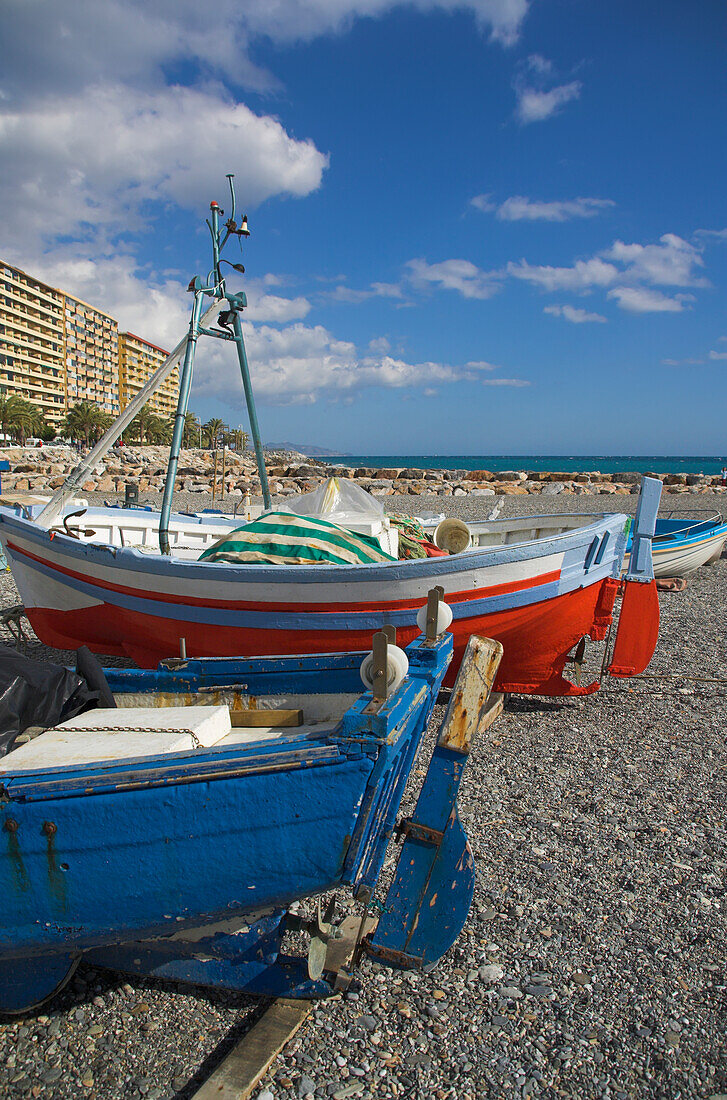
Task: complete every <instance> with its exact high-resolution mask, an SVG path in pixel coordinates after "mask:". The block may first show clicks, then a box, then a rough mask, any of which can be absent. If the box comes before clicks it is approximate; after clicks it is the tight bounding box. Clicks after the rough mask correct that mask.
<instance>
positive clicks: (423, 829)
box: [396, 817, 444, 848]
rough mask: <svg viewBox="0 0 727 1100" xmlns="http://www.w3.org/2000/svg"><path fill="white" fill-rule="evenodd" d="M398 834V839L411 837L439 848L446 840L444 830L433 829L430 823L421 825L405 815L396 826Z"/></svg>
mask: <svg viewBox="0 0 727 1100" xmlns="http://www.w3.org/2000/svg"><path fill="white" fill-rule="evenodd" d="M396 836H397V839H398V840H403V839H404V838H405V837H411V839H412V840H421V841H422V842H423V843H424V844H433V845H434V846H435V848H438V847H439V846H440V844H441V843H442V841H443V840H444V831H443V830H441V829H432V828H430V827H429V825H420V824H419V823H418V822H416V821H412V819H411V818H410V817H405V818H404V819H403V820H402V821H400V822H399V824H398V825H397V826H396Z"/></svg>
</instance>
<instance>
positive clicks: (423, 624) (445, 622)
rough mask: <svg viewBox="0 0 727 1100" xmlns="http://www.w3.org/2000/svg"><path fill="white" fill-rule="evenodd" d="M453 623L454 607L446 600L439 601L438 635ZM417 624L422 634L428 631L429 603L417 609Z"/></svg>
mask: <svg viewBox="0 0 727 1100" xmlns="http://www.w3.org/2000/svg"><path fill="white" fill-rule="evenodd" d="M451 625H452V608H451V607H450V606H449V604H448V603H445V602H444V600H440V601H439V607H438V610H437V631H436V633H437V635H440V634H443V633H444V631H445V630H448V629H449V627H450V626H451ZM417 626H418V627H419V629H420V630H421V632H422V634H426V632H427V605H426V604H424V607H420V608H419V610H418V611H417Z"/></svg>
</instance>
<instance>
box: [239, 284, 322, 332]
mask: <svg viewBox="0 0 727 1100" xmlns="http://www.w3.org/2000/svg"><path fill="white" fill-rule="evenodd" d="M245 293H246V294H247V305H248V308H247V312H246V313H245V316H246V317H249V319H250V320H251V321H257V322H260V321H273V322H279V323H285V322H288V321H296V320H298V319H299V318H302V317H307V316H308V314H309V313H310V310H311V304H310V302H309V301H308V299H307V298H303V297H298V298H282V297H280V295H278V294H265V293H261V292H260V291H259V290H258V289H257V288H256V286H255V283H254V281H248V282H247V283H245Z"/></svg>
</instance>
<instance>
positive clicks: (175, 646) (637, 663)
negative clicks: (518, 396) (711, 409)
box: [0, 195, 661, 695]
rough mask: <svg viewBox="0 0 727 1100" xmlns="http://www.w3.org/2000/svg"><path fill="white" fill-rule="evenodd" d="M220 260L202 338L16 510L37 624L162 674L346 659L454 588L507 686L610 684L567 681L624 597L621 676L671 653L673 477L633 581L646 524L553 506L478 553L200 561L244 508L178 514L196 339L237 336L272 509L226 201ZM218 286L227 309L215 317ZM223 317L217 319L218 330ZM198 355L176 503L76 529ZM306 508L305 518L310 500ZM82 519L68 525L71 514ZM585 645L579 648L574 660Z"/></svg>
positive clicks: (471, 630) (86, 521)
mask: <svg viewBox="0 0 727 1100" xmlns="http://www.w3.org/2000/svg"><path fill="white" fill-rule="evenodd" d="M211 210H212V217H211V224H210V230H211V233H212V240H213V252H214V264H213V269H212V271H211V272H210V275H209V276H208V279H207V282H206V284H203V283H202V282H201V280H200V279H198V278H197V279H194V280H192V283H190V290H191V291H192V292H193V294H194V301H193V307H192V318H191V322H190V328H189V333H188V335H187V336H185V338H184V339H183V340H182V341H181V342H180V344H179V345H178V346H177V348H176V349H175V351H174V352H173V353H172V354H171V356H170V357H169V359H168V360H167V361H166V363H165V364H163V365H162V366H161V367H160V368H159V370H158V371H157V373H156V375H154V376H153V377H152V379H150V381H149V382H148V383H147V385H146V386H145V387H144V389H143V390H142V391H141V393H140V394H139V395H138V397H137V398H136V399H135V400H134V401H132V402H131V403H130V404H129V406H128V407H127V409H126V410H125V411H124V412H123V413H122V415H121V416H120V417H119V420H118V421H117V422H116V424H115V425H114V427H113V428H112V429H110V431H109V432H108V433H107V435H106V436H105V437H104V439H103V440H102V441H101V442H100V443H99V444H98V445H97V446H96V447H95V448H94V449H93V451H92V452H91V454H90V455H89V456H88V458H87V459H86V460H85V461H84V462H82V463H81V464H80V466H79V467H78V468H77V469H76V470H75V471H74V472H73V474H71V475H70V476H69V478H68V479H67V481H66V483H65V485H64V486H63V488H62V489H60V490H58V492H57V493H56V495H55V496H54V497H53V499H52V500H51V501H50V503H49V504H47V505H46V506H45V507H44V508H43V509H42V511H40V512H39V513H38V514H33V513H26V514H21V509H19V508H16V509H9V508H6V509H0V542H2V545H3V548H4V550H5V554H6V556H7V560H8V562H9V564H10V568H11V570H12V572H13V576H14V578H15V581H16V584H17V586H18V589H19V592H20V596H21V598H22V600H23V602H24V605H25V608H26V611H27V614H28V618H29V619H30V622H31V624H32V626H33V628H34V630H35V632H36V634H37V635H38V637H39V638H40V639H41V640H42V641H44V642H45V643H47V644H49V645H53V646H57V647H60V648H64V649H69V648H76V647H77V646H79V645H82V644H85V645H88V646H89V647H90V648H91V649H92V650H94V651H95V652H97V653H102V654H118V655H126V656H128V657H131V658H132V659H133V660H134V661H136V662H137V664H139V665H141V666H144V667H154V666H156V665H157V663H158V662H159V661H160V660H162V659H164V658H167V657H170V656H173V655H176V654H178V653H180V650H181V651H183V652H185V653H186V654H188V655H189V656H190V657H207V656H247V655H260V654H270V655H282V654H297V653H301V654H303V653H307V654H310V653H331V652H345V651H354V650H360V649H365V648H366V647H367V646H368V642H369V639H370V637H371V633H372V631H374V630H377V629H379V628H381V627H382V626H384V625H387V624H388V625H391V626H393V627H395V628H396V629H397V631H398V640H399V644H401V645H406V644H408V643H409V642H410V641H411V640H412V639H413V638H414V637H415V636H416V635H417V633H418V632H419V628H418V627H417V614H418V612H420V610H421V608H423V607H424V606H425V605H426V601H427V593H428V592H429V590H430V589H431V588H432V587H433V586H435V585H438V586H441V588H442V590H443V595H444V598H445V599H446V601H447V603H448V604H449V605H450V607H451V609H452V614H453V621H452V624H451V630H452V633H453V635H454V649H455V656H454V661H453V667H452V670H451V673H450V675H451V676H452V677H453V676H454V672H455V671H456V668H457V667H458V665H459V662H460V660H461V656H462V654H463V653H464V649H465V647H466V644H467V640H468V638H469V636H470V635H471V634H483V635H486V636H488V637H491V638H495V639H497V640H498V641H500V642H502V645H503V647H504V656H503V658H502V662H501V664H500V671H499V674H498V680H497V684H496V687H497V689H498V690H500V691H513V692H523V693H537V694H545V695H582V694H586V693H588V692H591V691H594V690H596V689H597V687H598V681H597V680H595V681H594V682H592V683H588V684H580V683H573V682H571V681H570V680H569V679H567V678H566V677H565V676H564V671H565V667H566V664H567V662H568V661H569V660H573V659H574V658H575V659H576V660H578V659H579V652H580V651H581V650H582V646H581V645H580V643H581V642H582V640H583V639H585V638H587V637H589V638H591V639H594V640H601V641H602V640H604V639H605V638H606V637H607V635H608V633H609V630H610V627H611V623H612V619H613V612H614V605H615V600H616V596H617V594H618V593H619V591H621V592H622V593H623V597H624V598H623V602H622V604H621V613H620V617H619V626H618V632H617V636H616V640H615V644H614V646H613V652H612V655H611V658H610V660H607V661H604V665H603V668H604V671H606V672H608V673H610V674H611V675H616V676H628V675H634V674H637V673H639V672H641V671H642V670H643V669H644V668H645V667H646V665H647V664H648V662H649V660H650V658H651V655H652V653H653V651H654V647H655V645H656V640H657V636H658V623H659V606H658V597H657V594H656V591H655V585H654V581H653V573H652V567H651V541H650V540H651V536H652V535H653V531H654V522H655V517H656V511H657V509H658V503H659V496H660V492H661V483H660V482H658V481H654V480H652V479H645V481H644V485H643V487H642V494H641V499H640V502H639V508H638V511H637V517H636V523H635V526H634V535H633V549H632V552H631V564H630V567H629V572H628V574H627V575H626V577H625V578H624V579H622V578H621V567H622V562H623V557H624V553H625V550H626V543H627V534H628V528H629V525H630V522H631V521H630V519H629V517H627V516H626V515H623V514H620V513H615V514H603V515H597V516H593V515H583V516H572V515H570V516H567V515H555V516H553V515H551V516H538V517H529V518H527V519H519V520H508V519H503V520H495V521H491V522H489V523H483V524H474V525H472V527H471V529H470V540H469V541H470V545H469V546H468V547H467V548H466V549H464V550H463V551H462V552H461V553H453V554H450V555H447V556H444V557H435V558H427V559H424V560H409V561H397V560H384V561H380V562H375V563H372V564H335V565H328V564H321V563H316V564H304V565H290V564H281V565H278V564H269V565H260V564H250V563H243V564H236V563H231V562H229V561H208V560H204V561H199V560H197V559H198V557H199V554H200V553H201V552H203V551H205V550H206V549H208V548H209V546H210V544H211V542H214V541H215V540H216V539H217V538H218V537H219V536H220V535H224V534H225V532H226V531H229V530H230V529H231V527H232V526H235V521H234V520H232V519H230V518H229V517H227V518H225V517H219V518H217V519H214V518H213V517H205V516H204V515H202V516H183V515H174V514H173V513H172V512H171V501H172V492H173V488H174V481H175V476H176V470H177V463H178V458H179V451H180V448H181V438H182V427H183V424H184V416H185V413H186V410H187V400H188V395H189V388H190V384H191V372H192V366H193V359H194V349H195V346H196V343H197V339H198V337H199V336H201V335H208V336H215V337H217V338H221V339H227V340H231V341H233V342H234V343H235V344H236V348H237V352H238V358H239V363H240V368H241V372H242V379H243V384H244V388H245V396H246V400H247V406H248V413H249V418H250V428H251V432H252V436H253V439H254V442H255V450H256V454H257V459H258V471H259V475H260V482H261V487H262V493H263V499H264V505H265V507H266V508H268V509H269V508H270V494H269V491H268V485H267V478H266V475H265V467H264V462H263V455H262V446H261V443H260V436H259V431H258V426H257V417H256V414H255V408H254V403H253V400H252V389H251V385H250V377H249V371H248V366H247V358H246V355H245V348H244V342H243V334H242V324H241V320H240V314H241V311H242V309H243V308H244V306H245V305H246V302H245V297H244V295H243V294H240V293H238V294H233V293H230V292H228V291H227V290H226V288H225V283H224V280H223V279H222V276H221V274H220V258H219V253H220V251H221V248H222V247H223V245H224V243H225V241H226V240H227V238H228V237H229V236H230V235H231V234H236V235H238V236H239V235H240V234H242V235H246V234H247V222H246V220H244V221H243V223H242V226H241V227H240V228H238V226H237V224H236V223H235V221H234V195H233V213H232V217H231V218H230V219H228V221H227V222H226V223H225V228H226V230H227V232H226V235H225V236H224V237H223V236H222V230H221V229H220V228H219V218H220V215H221V213H222V212H221V211H220V208H219V206H218V205H217V204H216V203H213V204H212V207H211ZM205 296H207V297H209V298H212V300H213V304H212V306H211V307H210V308H208V309H207V311H206V313H205V314H204V315H203V314H202V305H203V301H204V298H205ZM215 313H219V318H218V325H219V327H217V328H212V329H210V328H206V327H205V326H206V325H207V324H208V323H209V319H210V318H211V317H213V315H214V314H215ZM182 360H183V364H182V369H181V372H180V397H179V404H178V408H177V416H176V420H175V431H174V437H173V441H172V445H171V448H170V458H169V468H168V473H167V481H166V488H165V493H164V500H163V503H162V507H161V511H160V512H158V513H155V512H149V511H142V510H139V509H118V508H89V509H88V510H87V511H86V512H85V513H84V515H83V517H82V520H81V521H80V522H78V523H76V524H75V525H74V526H71V521H70V520H69V518H68V506H67V501H68V500H69V498H70V496H71V494H72V493H73V492H74V490H75V488H76V486H77V485H78V484H79V483H80V482H81V481H82V480H83V479H84V477H85V476H86V474H87V471H88V470H89V469H90V468H92V467H93V465H94V464H95V463H96V462H98V461H99V460H100V459H101V458H102V457H103V454H104V453H105V452H106V451H107V450H108V449H109V448H110V447H111V446H112V445H113V443H114V442H115V440H116V439H117V438H118V437H119V435H120V434H121V432H122V431H123V430H124V428H125V427H127V426H128V424H129V423H130V422H131V420H132V419H133V417H134V416H135V415H136V412H137V411H138V409H139V408H140V407H141V405H142V404H144V402H145V401H146V400H147V399H148V397H149V395H150V394H151V393H152V392H153V391H154V389H155V388H156V387H157V386H158V385H159V384H160V383H161V382H162V381H163V379H164V378H165V377H166V376H167V375H168V374H169V373H170V371H171V370H172V369H173V367H174V366H175V365H176V364H177V363H178V362H180V361H182ZM293 510H295V509H294V508H293ZM64 521H65V522H64ZM574 650H575V653H574V652H573V651H574Z"/></svg>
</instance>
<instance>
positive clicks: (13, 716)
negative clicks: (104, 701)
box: [0, 643, 99, 757]
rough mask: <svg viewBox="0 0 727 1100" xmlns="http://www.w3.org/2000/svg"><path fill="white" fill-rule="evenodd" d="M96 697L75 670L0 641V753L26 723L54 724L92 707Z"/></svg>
mask: <svg viewBox="0 0 727 1100" xmlns="http://www.w3.org/2000/svg"><path fill="white" fill-rule="evenodd" d="M98 697H99V693H98V691H96V690H93V689H92V688H91V687H90V686H89V684H88V683H87V682H86V680H85V679H84V678H83V676H81V675H79V674H78V673H77V672H72V671H71V670H70V669H67V668H63V666H62V665H54V664H52V663H51V662H50V661H34V660H33V659H32V658H30V657H24V656H23V654H22V653H18V651H17V650H15V649H13V648H12V647H11V646H7V645H2V643H0V757H1V756H5V755H6V754H7V753H9V752H10V750H11V749H12V747H13V743H14V742H15V739H16V738H17V737H18V736H19V734H21V733H23V732H24V731H25V730H26V729H28V727H29V726H47V727H52V726H57V725H58V724H59V722H65V721H66V720H67V719H69V718H75V716H76V715H77V714H80V713H81V712H82V711H84V710H89V708H91V707H95V706H96V705H97V702H98Z"/></svg>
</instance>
